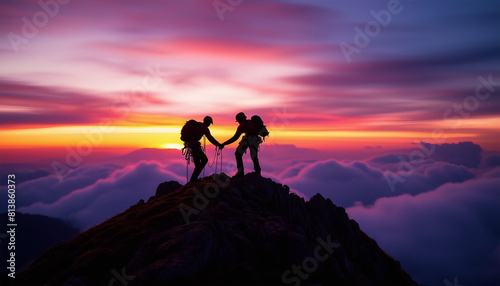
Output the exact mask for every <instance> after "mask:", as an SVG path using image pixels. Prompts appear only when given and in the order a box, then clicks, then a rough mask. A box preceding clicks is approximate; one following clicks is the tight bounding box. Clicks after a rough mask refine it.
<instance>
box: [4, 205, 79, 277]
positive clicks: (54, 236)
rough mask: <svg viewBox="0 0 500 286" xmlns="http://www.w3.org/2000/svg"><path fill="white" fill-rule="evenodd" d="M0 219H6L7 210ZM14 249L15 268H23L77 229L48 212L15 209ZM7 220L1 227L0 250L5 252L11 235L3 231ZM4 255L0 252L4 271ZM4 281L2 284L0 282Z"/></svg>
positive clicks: (74, 234)
mask: <svg viewBox="0 0 500 286" xmlns="http://www.w3.org/2000/svg"><path fill="white" fill-rule="evenodd" d="M0 218H2V222H7V221H8V215H7V213H1V214H0ZM16 223H17V225H18V226H17V227H16V232H15V234H16V235H15V238H16V241H15V247H16V250H15V253H16V270H17V271H21V270H24V269H26V268H27V267H28V266H29V265H30V264H31V263H32V262H33V261H34V260H35V259H36V258H38V257H39V256H40V255H41V254H42V253H44V252H45V251H47V250H48V249H49V248H51V247H52V246H54V245H55V244H57V243H62V242H64V241H69V240H70V239H72V238H74V237H75V236H76V235H77V234H79V233H80V231H79V230H77V229H76V228H74V227H72V226H70V225H69V224H68V223H66V222H64V221H62V220H60V219H57V218H52V217H48V216H43V215H31V214H23V213H20V212H16ZM6 231H7V230H6V224H2V225H1V227H0V247H1V249H2V250H1V253H2V254H6V253H7V252H8V253H10V251H8V250H7V244H8V243H9V239H10V237H9V236H7V235H6ZM4 257H5V259H3V258H4ZM7 258H8V257H7V256H6V255H2V260H1V261H0V269H1V270H0V272H1V273H7ZM0 285H3V284H0Z"/></svg>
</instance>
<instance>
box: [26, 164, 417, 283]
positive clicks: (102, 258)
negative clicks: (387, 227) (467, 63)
mask: <svg viewBox="0 0 500 286" xmlns="http://www.w3.org/2000/svg"><path fill="white" fill-rule="evenodd" d="M117 199H118V198H117ZM43 228H44V230H45V232H46V233H51V232H53V231H54V230H56V229H58V228H59V226H55V225H52V226H48V225H47V226H46V225H44V226H43ZM35 241H36V240H35ZM16 280H17V281H16V282H18V283H21V284H19V285H340V286H341V285H383V286H388V285H398V286H403V285H412V286H413V285H415V286H416V285H418V284H417V283H416V282H415V281H413V280H412V278H411V277H410V275H408V274H407V273H406V272H405V271H404V270H403V269H402V268H401V266H400V264H399V262H398V261H396V260H394V259H393V258H391V257H390V256H389V255H387V254H386V253H385V252H384V251H383V250H382V249H380V247H379V246H378V245H377V243H376V242H375V241H374V240H373V239H371V238H370V237H368V236H367V235H366V234H365V233H364V232H363V231H361V230H360V228H359V226H358V224H357V223H356V222H355V221H353V220H351V219H349V217H348V216H347V214H346V213H345V210H344V209H343V208H341V207H337V206H335V205H334V204H333V203H332V202H331V201H330V200H329V199H325V198H323V197H322V196H321V195H319V194H317V195H316V196H314V197H312V198H311V199H310V200H309V201H307V202H306V201H304V199H302V198H300V197H298V196H297V195H295V194H293V193H290V192H289V189H288V187H287V186H283V185H281V184H278V183H275V182H273V181H272V180H271V179H267V178H262V177H260V176H256V175H255V174H253V173H251V174H247V175H246V176H244V177H242V178H239V179H230V178H229V177H227V176H226V175H224V174H221V175H217V176H215V177H206V178H205V179H202V180H201V181H199V182H197V183H190V184H187V185H184V186H183V185H180V184H179V183H177V182H174V181H170V182H165V183H162V184H160V185H159V186H158V189H157V191H156V195H155V196H153V197H151V198H150V199H149V200H148V201H147V202H144V201H142V200H141V201H140V202H138V203H137V204H136V205H134V206H131V207H130V208H129V209H128V210H126V211H124V212H123V213H121V214H118V215H116V216H114V217H113V218H110V219H108V220H106V221H105V222H103V223H101V224H100V225H97V226H95V227H93V228H90V229H89V230H87V231H85V232H84V233H81V234H80V235H78V236H77V237H75V238H74V239H73V240H71V241H69V242H67V243H63V244H58V245H57V246H55V247H54V248H52V249H51V250H49V251H48V252H46V253H45V254H43V255H42V256H41V257H39V258H38V259H37V260H36V261H35V262H34V263H33V264H32V265H31V266H30V267H29V268H28V269H27V270H25V271H24V272H22V273H20V274H19V277H18V278H16Z"/></svg>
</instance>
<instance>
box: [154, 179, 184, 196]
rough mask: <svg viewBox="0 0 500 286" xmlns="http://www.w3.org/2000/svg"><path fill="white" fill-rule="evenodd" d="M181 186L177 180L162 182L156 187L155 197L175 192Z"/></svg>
mask: <svg viewBox="0 0 500 286" xmlns="http://www.w3.org/2000/svg"><path fill="white" fill-rule="evenodd" d="M181 187H182V185H181V184H179V182H177V181H168V182H163V183H161V184H159V185H158V187H157V188H156V193H155V197H161V196H165V195H168V194H171V193H173V192H175V191H176V190H178V189H180V188H181Z"/></svg>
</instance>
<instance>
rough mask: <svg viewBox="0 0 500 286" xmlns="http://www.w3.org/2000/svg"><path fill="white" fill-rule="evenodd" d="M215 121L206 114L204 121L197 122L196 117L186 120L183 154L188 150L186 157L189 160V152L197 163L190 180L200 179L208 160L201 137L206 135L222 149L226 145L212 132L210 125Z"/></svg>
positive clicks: (182, 134) (182, 138) (182, 136)
mask: <svg viewBox="0 0 500 286" xmlns="http://www.w3.org/2000/svg"><path fill="white" fill-rule="evenodd" d="M213 123H214V121H213V120H212V117H210V116H205V118H204V119H203V123H202V122H197V121H196V120H194V119H191V120H189V121H188V122H186V124H185V125H184V127H182V130H181V140H182V141H184V149H183V154H184V152H185V151H187V154H186V158H187V159H188V160H189V154H191V156H192V157H193V162H194V165H195V168H194V171H193V174H192V175H191V179H190V180H189V182H195V181H197V180H198V176H199V175H200V173H201V171H202V170H203V168H205V165H206V164H207V162H208V158H207V155H205V153H204V152H203V148H202V147H201V143H200V139H201V137H203V135H205V136H206V137H207V139H208V141H210V143H212V144H214V145H215V146H217V147H219V148H220V149H222V148H224V145H222V144H220V143H219V142H218V141H217V140H215V138H214V137H213V136H212V135H211V134H210V130H209V129H208V127H209V126H210V124H213Z"/></svg>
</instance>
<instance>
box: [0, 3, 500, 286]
mask: <svg viewBox="0 0 500 286" xmlns="http://www.w3.org/2000/svg"><path fill="white" fill-rule="evenodd" d="M499 28H500V5H498V1H494V0H482V1H465V0H436V1H431V0H401V1H397V0H387V1H386V0H380V1H371V0H370V1H369V0H366V1H361V0H345V1H340V0H274V1H271V0H259V1H257V0H168V1H167V0H164V1H160V0H144V1H123V0H120V1H118V0H99V1H92V0H85V1H83V0H78V1H77V0H41V1H38V0H36V1H35V0H3V1H2V2H1V3H0V34H1V37H0V173H1V174H2V176H3V177H2V181H0V182H2V183H0V187H2V188H3V187H5V186H6V185H5V182H4V181H5V180H4V178H5V176H4V175H3V174H8V173H15V174H16V175H17V176H18V177H19V182H18V183H17V184H18V185H17V189H18V193H19V197H18V201H17V204H18V205H17V207H18V210H19V211H21V212H25V213H32V214H43V215H47V216H52V217H58V218H61V219H64V220H66V221H69V222H71V223H72V224H73V225H75V226H77V227H79V228H80V229H82V230H83V229H87V228H88V227H90V226H92V225H95V224H97V223H100V222H101V221H103V220H104V219H106V218H109V217H111V216H113V215H115V214H117V213H119V212H121V211H123V210H125V209H127V208H128V207H129V206H130V205H131V204H134V203H136V202H137V201H138V200H139V199H145V200H147V198H148V197H149V196H151V195H153V194H154V190H155V189H156V186H157V185H158V184H159V183H160V182H163V181H166V180H177V181H179V182H182V183H183V182H184V181H185V179H186V165H185V161H184V159H183V157H182V155H181V154H180V151H179V150H177V149H178V148H180V147H181V146H182V145H181V144H182V142H181V141H180V138H179V137H180V129H181V127H182V125H183V124H184V123H185V122H186V121H187V120H189V119H191V118H194V119H197V120H199V121H201V120H202V119H203V117H204V116H205V115H210V116H212V117H213V119H214V125H213V126H211V127H210V130H211V131H212V134H213V135H214V137H215V138H216V139H218V140H219V141H225V140H227V139H229V138H230V137H231V136H232V135H233V134H234V131H235V129H236V127H237V123H236V122H235V120H234V117H235V115H236V114H237V113H238V112H240V111H243V112H245V113H246V114H247V115H248V116H249V117H250V116H251V115H254V114H259V115H260V116H261V117H262V118H263V120H264V122H265V123H266V124H267V126H268V129H269V131H270V132H271V135H270V137H269V138H268V139H267V140H266V142H265V144H263V145H262V146H261V152H260V154H261V155H260V156H261V162H262V168H263V175H264V176H266V177H269V178H272V179H273V180H275V181H277V182H280V183H283V184H287V185H289V186H290V188H291V190H292V191H293V192H295V193H297V194H299V195H301V196H303V197H304V198H305V199H308V198H310V197H312V196H313V195H314V194H315V193H318V192H319V193H321V194H322V195H324V196H325V197H327V198H330V199H331V200H332V201H333V202H334V203H335V204H337V205H340V206H342V207H345V208H346V210H347V213H348V214H349V216H351V217H352V218H354V219H356V221H358V222H359V223H360V226H361V229H362V230H365V231H366V232H367V234H369V235H370V236H372V237H373V238H374V239H375V240H376V241H377V242H378V243H379V244H380V245H381V247H382V248H383V249H384V250H386V251H387V252H388V253H389V254H390V255H392V256H394V257H395V258H396V259H397V260H400V261H401V262H402V266H403V268H404V269H407V270H408V271H409V273H410V274H411V275H412V276H413V277H415V279H417V281H419V282H422V283H423V284H427V285H433V286H434V285H443V280H444V279H448V280H449V281H453V278H454V277H455V276H458V277H459V282H461V283H460V284H462V283H463V284H465V285H499V284H498V283H500V274H498V273H500V234H499V233H498V231H492V230H495V229H496V230H498V228H499V225H498V221H500V210H499V208H498V204H500V194H499V193H498V192H499V190H500V132H499V131H500V36H499V35H500V34H499ZM421 142H427V143H429V144H424V143H421ZM235 146H236V144H233V145H231V146H228V147H226V148H227V150H224V165H223V171H224V172H226V173H228V174H230V175H234V173H235V172H236V171H235V166H234V155H233V152H234V150H233V149H232V148H234V147H235ZM144 148H149V149H144ZM213 148H214V147H213V146H210V148H207V149H208V156H209V158H210V161H212V158H213V157H212V155H213V152H214V149H213ZM156 149H160V150H156ZM169 149H176V150H169ZM426 150H427V151H428V150H432V151H430V152H427V153H425V154H423V153H422V152H426ZM75 152H76V153H75ZM77 153H78V154H80V156H79V155H78V154H77ZM412 154H413V155H414V154H417V155H418V154H423V157H420V158H415V156H413V155H412ZM412 156H413V157H412ZM78 157H80V158H78ZM82 157H83V158H82ZM247 157H248V156H245V160H246V161H245V164H247V169H246V171H247V172H250V171H251V162H249V158H247ZM55 163H56V165H57V164H59V165H57V166H63V165H64V166H65V167H64V168H63V169H61V168H59V171H57V170H56V168H55V167H54V166H56V165H54V164H55ZM408 166H410V167H408ZM191 170H192V166H191ZM206 170H207V172H208V174H211V173H213V172H214V171H215V170H214V167H212V168H208V167H207V169H206ZM116 197H119V198H120V200H119V201H117V200H116ZM436 218H439V219H436ZM415 225H417V226H418V227H416V226H415ZM444 225H445V226H446V227H443V226H444ZM476 246H479V249H476V248H475V247H476ZM472 250H474V251H472ZM478 261H479V262H478Z"/></svg>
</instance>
